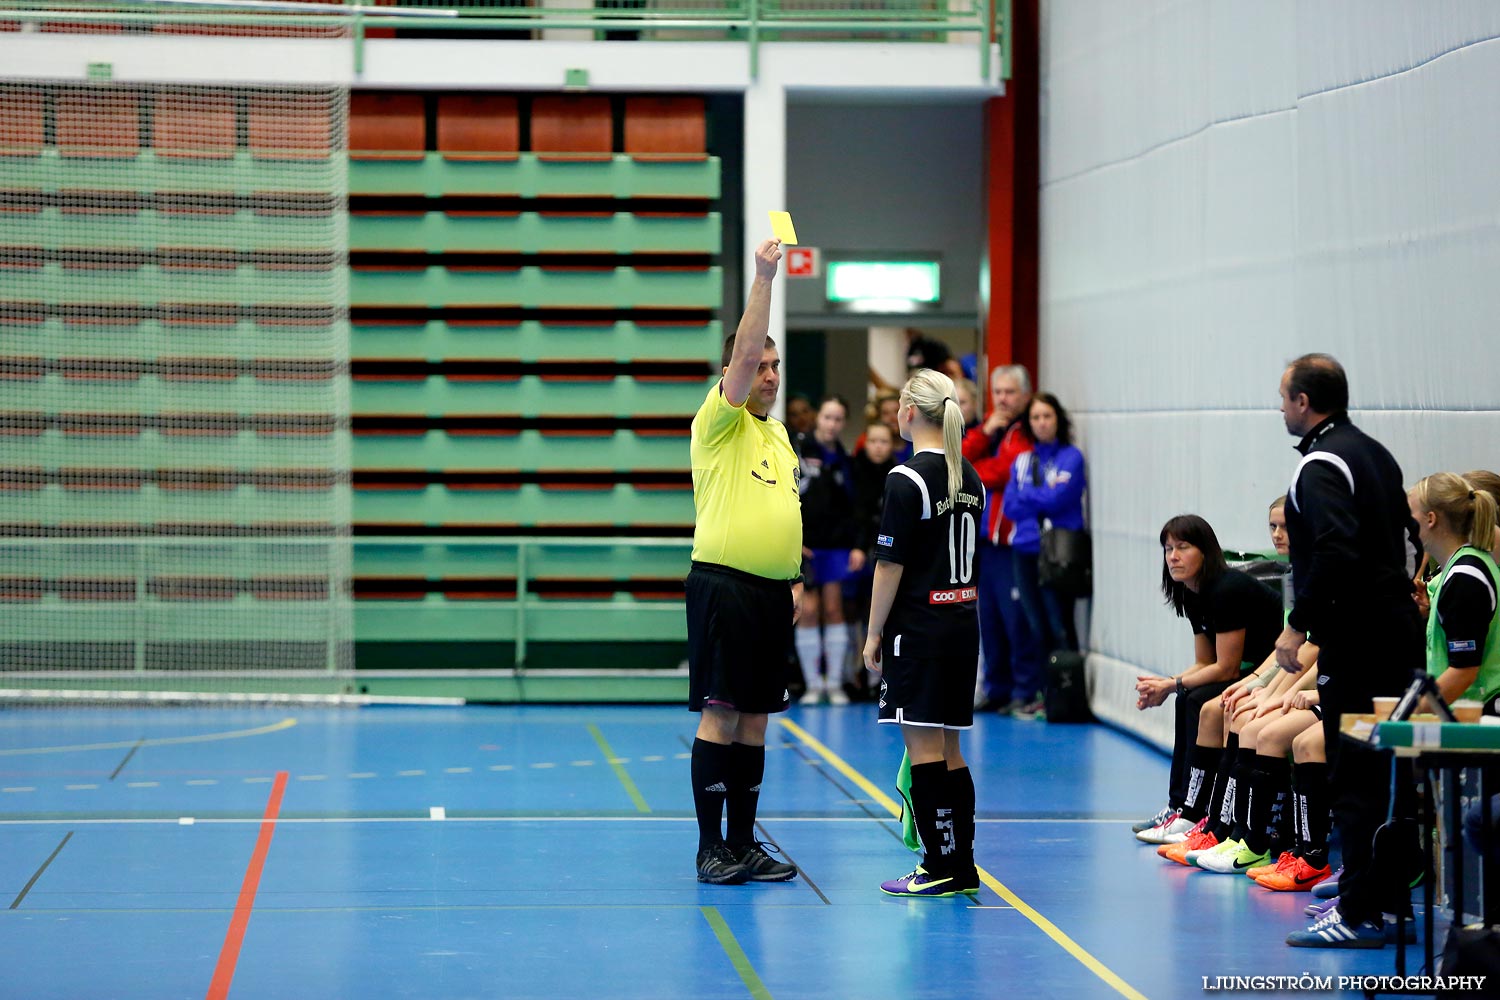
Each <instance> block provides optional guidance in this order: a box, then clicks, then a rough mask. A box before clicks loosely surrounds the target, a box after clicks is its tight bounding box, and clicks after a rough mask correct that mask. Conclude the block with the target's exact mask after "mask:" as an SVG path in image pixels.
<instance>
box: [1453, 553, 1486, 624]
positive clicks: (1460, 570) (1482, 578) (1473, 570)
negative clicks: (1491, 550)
mask: <svg viewBox="0 0 1500 1000" xmlns="http://www.w3.org/2000/svg"><path fill="white" fill-rule="evenodd" d="M1460 574H1462V575H1463V576H1472V577H1473V578H1474V579H1476V580H1478V581H1479V582H1480V583H1482V584H1484V589H1485V590H1486V591H1487V592H1488V593H1489V595H1490V613H1491V614H1494V613H1495V584H1494V581H1492V580H1491V579H1490V578H1489V574H1487V573H1485V572H1484V571H1483V570H1481V569H1480V568H1479V567H1478V566H1465V565H1462V564H1460V565H1458V566H1455V567H1453V573H1452V575H1453V576H1459V575H1460Z"/></svg>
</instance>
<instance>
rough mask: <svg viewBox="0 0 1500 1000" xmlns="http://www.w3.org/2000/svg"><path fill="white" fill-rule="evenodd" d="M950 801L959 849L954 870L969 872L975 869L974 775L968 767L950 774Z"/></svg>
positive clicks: (954, 831) (952, 771)
mask: <svg viewBox="0 0 1500 1000" xmlns="http://www.w3.org/2000/svg"><path fill="white" fill-rule="evenodd" d="M948 801H949V802H951V803H953V839H954V841H955V842H956V845H957V848H958V849H957V851H956V852H955V853H954V856H953V869H954V871H956V872H967V871H968V870H969V869H970V868H973V867H974V774H973V772H971V771H970V770H969V769H968V768H967V767H959V768H955V769H953V770H951V771H949V772H948Z"/></svg>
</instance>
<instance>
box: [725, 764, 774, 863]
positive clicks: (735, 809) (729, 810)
mask: <svg viewBox="0 0 1500 1000" xmlns="http://www.w3.org/2000/svg"><path fill="white" fill-rule="evenodd" d="M729 761H730V767H731V770H730V773H729V796H728V798H727V799H726V800H725V815H726V817H727V818H726V820H725V827H726V832H725V835H724V839H725V840H727V841H729V843H731V844H733V845H734V846H735V847H744V846H746V845H747V844H749V843H750V842H751V841H753V840H754V839H755V807H756V806H757V805H758V804H759V803H760V783H761V780H762V779H763V778H764V777H765V776H766V748H765V747H754V746H751V745H750V744H748V743H731V744H729Z"/></svg>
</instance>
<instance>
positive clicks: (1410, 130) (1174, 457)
mask: <svg viewBox="0 0 1500 1000" xmlns="http://www.w3.org/2000/svg"><path fill="white" fill-rule="evenodd" d="M1497 37H1500V4H1493V3H1487V2H1480V0H1471V2H1447V3H1430V4H1416V3H1412V2H1409V0H1389V2H1384V0H1381V2H1366V0H1346V2H1326V0H1279V2H1277V3H1273V4H1244V3H1236V2H1233V0H1175V2H1168V0H1160V2H1153V3H1140V4H1111V3H1103V2H1100V3H1082V2H1065V0H1053V2H1050V3H1049V2H1045V0H1044V4H1043V28H1042V46H1043V57H1042V66H1043V72H1044V79H1043V82H1042V94H1043V109H1042V162H1043V168H1042V178H1043V182H1042V191H1041V219H1042V254H1041V261H1042V267H1041V343H1040V345H1039V347H1040V357H1041V371H1040V373H1039V375H1040V378H1039V382H1040V383H1041V384H1043V385H1046V386H1048V387H1050V388H1052V389H1053V390H1054V391H1056V392H1057V393H1058V394H1059V396H1061V397H1062V399H1063V401H1064V403H1065V404H1067V405H1068V406H1069V407H1070V409H1072V411H1073V412H1074V414H1075V416H1076V417H1077V422H1078V427H1079V436H1080V438H1081V442H1082V445H1083V447H1084V450H1085V453H1086V454H1087V456H1088V460H1089V483H1090V496H1089V501H1090V513H1091V518H1092V525H1093V528H1094V531H1095V538H1096V542H1095V558H1096V562H1097V565H1096V581H1097V582H1096V591H1097V592H1096V596H1095V601H1094V608H1093V614H1092V624H1091V631H1090V643H1089V644H1090V648H1091V649H1092V650H1093V651H1094V652H1095V654H1096V655H1095V656H1094V657H1093V658H1092V659H1091V663H1090V689H1091V691H1092V692H1093V697H1094V700H1095V702H1096V710H1098V711H1099V712H1100V714H1101V715H1102V716H1104V717H1106V718H1108V719H1110V720H1111V721H1114V722H1117V723H1119V724H1122V725H1127V726H1130V727H1132V728H1137V729H1139V730H1140V731H1141V732H1142V733H1143V735H1146V736H1147V737H1148V738H1151V739H1156V740H1158V741H1159V740H1160V739H1161V738H1162V732H1163V730H1162V728H1161V727H1162V720H1161V719H1158V718H1155V717H1154V715H1153V714H1152V713H1146V714H1145V715H1142V714H1140V713H1136V712H1135V711H1134V707H1133V704H1116V703H1115V702H1116V701H1117V700H1128V699H1129V694H1130V684H1129V683H1127V681H1133V675H1134V674H1135V673H1136V672H1140V671H1159V672H1172V671H1176V670H1179V669H1181V668H1182V667H1183V666H1184V665H1185V664H1186V662H1187V658H1188V656H1189V655H1190V653H1191V648H1192V643H1191V638H1190V635H1189V632H1188V629H1187V626H1186V624H1185V623H1184V622H1182V621H1181V620H1179V619H1177V618H1175V617H1174V616H1173V615H1172V613H1171V611H1170V610H1169V609H1168V608H1166V607H1164V606H1163V604H1162V599H1161V593H1160V590H1159V582H1160V551H1159V547H1158V542H1157V532H1158V530H1159V529H1160V527H1161V525H1162V523H1163V522H1164V521H1165V520H1166V519H1167V518H1168V517H1170V516H1172V515H1173V514H1177V513H1182V512H1185V511H1193V512H1197V513H1200V514H1202V515H1204V516H1205V517H1207V518H1208V520H1209V521H1210V522H1211V523H1212V524H1213V525H1214V526H1215V528H1216V529H1217V531H1218V533H1219V536H1220V540H1221V541H1222V542H1223V544H1224V545H1225V546H1226V547H1227V548H1236V549H1247V548H1248V549H1256V548H1259V549H1264V548H1266V547H1268V541H1267V537H1266V531H1265V508H1266V505H1267V504H1268V503H1269V501H1270V500H1271V499H1273V498H1274V497H1275V496H1277V495H1279V494H1280V493H1281V492H1282V491H1283V490H1284V489H1285V486H1286V482H1287V480H1288V478H1289V476H1290V474H1291V471H1292V469H1293V467H1294V465H1295V462H1296V458H1297V456H1296V453H1295V452H1294V451H1293V450H1292V445H1293V444H1294V443H1295V442H1294V441H1293V439H1292V438H1291V437H1290V435H1288V434H1287V433H1286V431H1285V428H1284V427H1283V425H1282V422H1281V418H1280V415H1279V413H1278V412H1277V382H1278V379H1279V377H1280V374H1281V371H1282V368H1283V366H1284V364H1285V362H1286V361H1287V360H1288V359H1290V358H1291V357H1294V356H1296V355H1298V354H1301V353H1304V352H1307V351H1315V350H1322V351H1328V352H1330V353H1333V354H1334V355H1336V356H1337V357H1339V358H1340V359H1341V360H1342V361H1343V362H1344V364H1345V366H1346V368H1347V369H1348V370H1349V373H1350V381H1351V390H1352V403H1353V408H1354V419H1355V420H1356V422H1357V423H1359V424H1360V425H1361V426H1363V427H1365V428H1366V429H1367V430H1369V431H1370V432H1371V433H1373V434H1374V435H1375V436H1376V437H1377V438H1379V439H1381V440H1382V441H1384V442H1385V443H1386V444H1387V445H1388V446H1389V447H1390V448H1391V450H1392V452H1393V453H1394V454H1395V455H1396V457H1397V459H1398V460H1399V461H1400V462H1401V464H1402V467H1403V469H1404V470H1405V471H1406V473H1407V477H1408V480H1409V481H1413V482H1414V481H1415V480H1416V479H1417V478H1419V477H1420V476H1422V475H1425V474H1427V473H1430V472H1433V471H1437V470H1440V469H1452V470H1458V471H1463V470H1467V469H1469V468H1473V467H1476V466H1487V467H1491V468H1494V467H1497V466H1500V378H1497V377H1496V376H1495V374H1494V372H1495V370H1496V369H1497V368H1500V365H1497V364H1496V360H1497V358H1500V350H1497V349H1496V347H1495V344H1496V341H1497V339H1500V338H1497V336H1496V317H1500V282H1496V281H1495V280H1494V279H1493V275H1495V274H1497V273H1500V186H1497V185H1496V184H1494V182H1493V177H1494V170H1495V164H1496V163H1500V129H1496V128H1495V127H1494V122H1496V121H1500V41H1497V40H1496V38H1497ZM1148 717H1150V718H1148ZM1168 732H1169V731H1168Z"/></svg>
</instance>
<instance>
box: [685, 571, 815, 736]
mask: <svg viewBox="0 0 1500 1000" xmlns="http://www.w3.org/2000/svg"><path fill="white" fill-rule="evenodd" d="M687 631H688V708H690V709H692V710H693V711H694V712H701V711H703V709H704V707H705V706H707V705H719V706H722V707H724V708H732V709H734V710H735V711H739V712H749V713H752V714H769V713H771V712H780V711H782V710H783V709H785V708H786V707H787V705H788V704H790V703H791V694H790V693H789V692H788V691H787V687H786V678H787V659H788V657H789V656H790V655H791V644H792V588H791V584H789V583H787V581H785V580H768V579H766V578H765V577H762V576H754V575H752V574H750V573H742V572H740V571H739V570H737V569H730V568H729V567H728V566H719V565H717V564H714V563H700V562H695V563H693V568H692V570H691V571H689V573H688V577H687Z"/></svg>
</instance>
